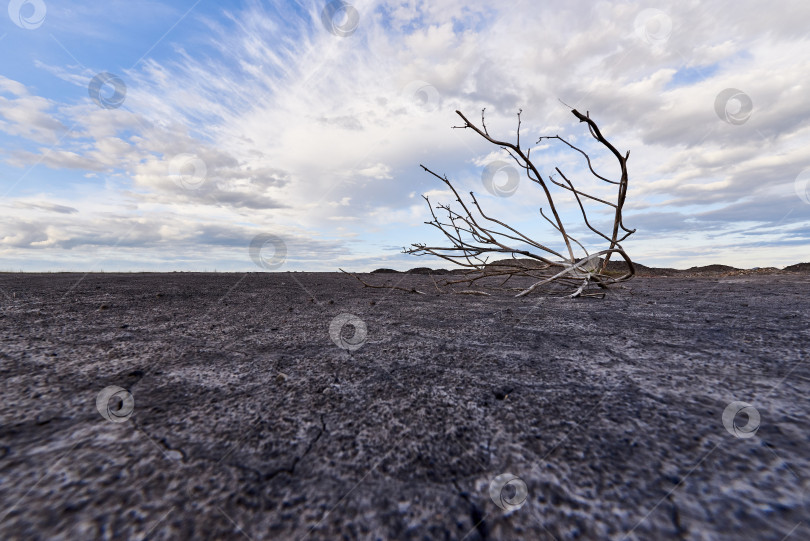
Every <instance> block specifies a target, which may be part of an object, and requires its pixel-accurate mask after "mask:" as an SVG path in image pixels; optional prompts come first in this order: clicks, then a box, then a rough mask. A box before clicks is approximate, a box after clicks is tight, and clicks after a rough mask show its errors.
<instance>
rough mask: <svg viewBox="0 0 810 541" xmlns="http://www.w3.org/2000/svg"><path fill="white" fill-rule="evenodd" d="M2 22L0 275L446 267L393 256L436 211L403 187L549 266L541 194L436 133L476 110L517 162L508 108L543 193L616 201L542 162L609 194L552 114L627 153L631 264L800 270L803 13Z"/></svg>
mask: <svg viewBox="0 0 810 541" xmlns="http://www.w3.org/2000/svg"><path fill="white" fill-rule="evenodd" d="M6 3H8V13H7V14H6V13H3V12H2V11H0V53H1V54H0V191H1V192H2V198H0V271H16V270H20V269H21V270H31V271H33V270H54V271H58V270H88V271H89V270H104V271H115V270H124V271H126V270H155V271H158V270H199V271H202V270H219V271H230V270H233V271H237V270H241V271H248V270H262V267H261V265H262V264H263V265H264V267H265V268H266V267H272V268H273V269H274V270H329V271H332V270H336V269H337V268H338V267H343V268H346V269H352V270H357V271H362V270H372V269H374V268H377V267H392V268H397V269H405V268H409V267H412V266H424V265H430V266H445V265H441V264H440V262H436V261H428V260H426V259H425V258H421V259H419V258H416V257H414V256H408V255H403V254H401V251H402V247H403V246H409V245H410V244H411V243H415V242H426V243H428V244H432V243H436V242H438V241H439V240H440V238H439V237H438V236H437V232H435V231H434V230H432V229H431V228H429V227H428V226H427V225H425V224H424V221H426V220H428V219H429V212H428V208H427V206H426V203H425V201H424V199H422V197H421V196H422V194H428V195H429V196H430V198H431V201H433V202H434V203H440V202H445V203H450V202H452V198H450V197H448V194H447V192H446V191H445V190H444V189H443V186H442V185H441V183H440V182H439V181H438V180H437V179H436V178H434V177H432V176H430V175H428V174H427V173H425V172H424V171H423V170H422V169H421V168H420V167H419V164H425V165H427V166H428V167H430V168H431V169H433V170H434V171H436V172H438V173H440V174H446V175H447V176H448V178H450V179H452V180H453V181H454V182H455V183H456V184H457V186H458V187H459V190H460V192H461V193H463V194H467V193H468V192H470V191H473V192H475V194H476V196H477V197H478V198H479V201H480V203H481V205H482V207H483V208H484V209H485V210H486V211H487V212H488V213H489V214H492V215H495V216H498V217H502V218H506V219H507V220H508V221H510V223H514V224H516V225H518V226H520V227H521V228H522V229H523V230H525V232H526V233H527V234H529V235H531V236H534V237H535V238H537V239H538V240H540V241H541V242H545V243H547V244H549V245H551V246H554V247H559V246H560V245H561V244H560V240H559V238H558V237H557V236H555V235H554V231H553V230H551V229H549V227H547V224H546V222H545V220H543V219H542V217H541V216H540V214H539V209H540V208H544V210H545V211H546V212H548V203H547V202H546V201H545V200H544V196H543V194H542V191H541V190H540V189H539V188H538V186H537V185H536V184H533V183H531V182H530V181H528V179H525V178H523V179H520V182H519V183H518V185H517V188H516V190H514V191H513V190H511V189H510V190H505V191H504V190H503V189H501V190H499V189H498V188H499V187H503V186H504V183H508V181H509V176H508V175H509V171H508V170H503V171H500V172H499V173H498V174H497V175H495V177H494V180H493V183H494V188H493V189H492V192H494V193H490V191H488V189H487V186H485V184H486V183H485V182H484V180H485V179H486V172H487V171H492V168H491V164H493V163H497V162H499V161H503V160H504V159H505V158H506V159H508V157H507V156H506V155H505V154H504V153H503V152H502V151H500V150H499V149H497V148H496V147H492V146H491V145H488V144H487V143H486V142H484V141H482V140H481V138H480V137H478V136H477V135H476V134H475V133H473V132H472V131H471V130H461V129H451V127H452V126H454V125H458V124H459V119H458V118H457V117H456V115H455V112H454V111H455V110H457V109H458V110H461V111H462V112H464V113H465V114H468V116H469V118H470V119H471V120H475V121H478V120H480V116H481V109H483V108H486V115H487V116H486V121H487V127H488V128H489V131H490V133H492V134H493V135H495V136H498V137H500V138H502V139H509V140H512V139H513V138H514V137H515V134H516V127H517V122H516V121H517V116H516V114H517V112H518V111H519V110H520V109H522V110H523V113H522V117H521V120H522V124H521V131H520V133H521V143H522V145H523V146H524V147H525V148H532V149H533V151H532V157H533V158H536V162H535V163H536V165H537V166H538V168H539V169H540V171H541V173H542V174H543V175H548V174H549V173H553V172H554V168H555V167H560V169H561V170H562V171H563V172H564V173H565V174H566V176H568V177H569V178H572V179H573V180H575V182H577V183H579V184H580V185H581V186H584V187H588V189H592V190H593V191H594V192H595V193H598V194H600V195H601V196H603V197H608V198H611V197H612V198H614V199H615V195H616V194H615V192H613V191H611V189H610V186H609V185H607V184H605V183H602V184H598V183H595V182H593V181H592V180H591V179H590V178H589V175H588V174H587V169H585V168H584V164H583V160H582V159H581V156H579V155H572V153H571V152H570V151H568V152H567V151H566V148H565V147H564V145H562V143H559V141H557V142H556V143H557V144H554V142H548V141H540V142H539V143H538V138H539V137H540V136H546V135H560V136H561V137H563V138H565V139H566V140H568V141H570V142H572V143H574V144H578V145H581V146H582V148H583V149H585V150H586V151H588V152H589V153H590V154H591V155H592V157H593V159H594V164H595V167H596V168H597V169H598V170H599V171H600V173H602V174H604V175H606V176H608V177H612V178H616V175H617V170H618V168H617V166H616V162H615V160H612V159H611V157H610V156H609V155H608V154H607V153H605V152H604V151H602V150H600V149H599V148H598V147H597V146H594V145H593V144H592V141H589V136H588V134H587V131H586V130H584V129H583V125H580V124H578V123H577V121H576V119H575V118H574V117H573V116H572V115H571V112H570V110H569V109H568V107H566V106H565V105H563V103H562V102H564V103H566V104H568V105H570V106H571V107H574V108H576V109H578V110H580V111H582V112H585V111H589V112H590V115H591V117H592V118H593V119H594V120H596V122H597V123H598V124H599V125H600V127H601V129H602V131H603V133H604V134H605V135H606V136H607V137H608V138H609V139H610V140H611V141H612V142H613V143H614V144H615V145H616V147H618V149H619V150H620V151H622V152H624V151H627V150H630V159H629V162H628V167H629V171H630V187H629V190H628V197H627V203H626V207H625V224H626V225H627V226H628V227H630V228H635V229H637V232H636V233H635V234H634V235H633V236H632V237H630V239H628V240H627V241H626V242H625V245H624V246H625V249H626V250H627V251H628V253H629V254H630V255H631V257H632V258H633V259H634V260H636V261H638V262H640V263H644V264H647V265H656V266H673V267H678V268H686V267H690V266H692V265H703V264H710V263H724V264H731V265H735V266H740V267H753V266H780V267H781V266H785V265H788V264H792V263H797V262H800V261H810V151H809V149H810V122H808V121H809V120H810V99H808V96H810V58H809V56H810V55H808V51H810V39H808V30H807V21H808V20H810V3H808V2H806V1H803V0H797V1H795V2H790V1H784V0H778V1H773V2H761V1H734V2H711V1H709V2H706V1H702V2H697V1H694V2H678V3H674V2H673V3H654V2H591V1H575V0H574V1H572V0H566V1H545V2H536V1H526V2H521V1H517V2H509V3H502V4H498V3H496V2H491V1H490V0H470V1H466V2H458V1H457V0H432V1H428V2H419V1H409V0H406V1H400V0H382V1H371V0H368V1H364V0H357V1H354V2H352V3H351V4H350V5H347V4H345V3H342V2H332V3H327V2H325V1H315V2H313V1H310V0H300V1H296V0H290V1H284V2H282V1H274V0H269V1H268V0H265V1H259V0H245V1H232V2H214V1H213V0H199V1H198V0H173V1H171V2H168V1H164V2H161V1H155V0H143V1H134V0H120V1H119V0H109V1H105V2H98V1H95V0H94V1H84V0H70V1H68V0H12V1H10V2H3V4H6ZM488 166H489V169H488ZM490 188H492V185H490ZM560 192H563V193H560ZM553 196H554V197H555V201H557V205H558V208H559V210H560V213H561V214H562V216H563V220H564V221H566V222H568V223H570V224H571V226H570V231H571V232H572V233H573V234H575V236H578V238H580V240H582V242H583V244H585V246H586V247H587V248H588V249H589V250H591V249H592V250H599V249H602V248H604V246H602V244H603V243H600V242H599V239H597V238H594V237H593V236H591V235H588V234H587V233H586V231H585V229H584V226H583V225H582V224H581V223H580V222H581V219H580V215H579V211H578V209H577V207H576V206H575V202H574V201H573V200H571V199H570V198H568V197H567V195H566V194H565V193H564V191H563V190H559V189H556V188H555V190H554V191H553ZM590 212H592V214H591V216H592V217H593V221H594V222H595V223H597V224H599V225H607V224H609V222H610V215H609V213H606V212H604V211H603V210H601V209H599V208H593V209H591V210H590ZM251 246H254V250H253V252H251V248H250V247H251ZM262 246H263V247H264V249H263V251H262V252H261V253H259V252H258V251H257V250H258V248H257V247H262ZM257 254H259V255H260V256H261V258H263V259H261V258H259V257H258V256H257ZM252 256H253V257H252Z"/></svg>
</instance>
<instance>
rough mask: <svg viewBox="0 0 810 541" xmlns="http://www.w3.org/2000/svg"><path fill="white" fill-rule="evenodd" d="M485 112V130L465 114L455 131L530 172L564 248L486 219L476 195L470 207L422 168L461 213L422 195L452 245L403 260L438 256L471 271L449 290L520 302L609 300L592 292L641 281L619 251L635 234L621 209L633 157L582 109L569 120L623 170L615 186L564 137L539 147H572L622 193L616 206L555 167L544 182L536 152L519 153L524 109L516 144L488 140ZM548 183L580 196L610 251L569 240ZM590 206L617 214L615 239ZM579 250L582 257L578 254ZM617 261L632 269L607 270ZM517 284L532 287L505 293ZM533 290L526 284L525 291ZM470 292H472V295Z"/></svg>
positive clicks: (414, 248) (415, 247) (415, 248)
mask: <svg viewBox="0 0 810 541" xmlns="http://www.w3.org/2000/svg"><path fill="white" fill-rule="evenodd" d="M484 111H485V110H482V111H481V126H480V127H478V126H476V125H475V124H473V123H472V122H470V121H469V120H468V119H467V117H465V116H464V115H463V114H462V113H461V112H460V111H456V113H457V114H458V115H459V116H460V117H461V119H462V120H463V121H464V125H463V126H453V128H459V129H471V130H473V131H474V132H475V133H477V134H478V135H480V136H481V137H483V138H484V139H486V140H487V141H489V142H490V143H492V144H493V145H496V146H498V147H500V148H502V149H503V150H505V151H506V152H507V153H508V154H509V156H510V157H511V158H512V159H513V160H514V161H515V163H516V164H517V165H518V167H519V168H520V169H522V170H523V171H525V173H526V176H527V177H528V178H529V180H531V181H532V182H533V183H535V184H536V185H537V186H539V187H540V189H542V190H543V192H544V194H545V198H546V200H547V201H548V208H549V211H550V214H551V216H548V215H547V214H545V213H544V212H543V209H542V208H541V209H540V215H541V216H542V217H543V218H544V219H545V220H546V221H547V222H548V223H549V224H551V226H552V227H553V229H554V230H555V232H556V234H558V235H559V237H560V240H561V241H562V242H561V243H560V247H559V248H558V249H554V248H552V247H550V246H549V244H546V243H541V242H539V241H537V240H535V239H532V238H530V237H529V236H528V235H525V234H523V233H521V232H520V231H518V230H517V229H515V228H514V227H512V226H510V225H508V224H507V223H506V222H504V221H502V220H499V219H497V218H495V217H492V216H489V215H487V214H486V213H485V212H484V210H483V209H482V208H481V206H480V205H479V203H478V200H477V199H476V197H475V194H474V193H473V192H470V197H471V198H472V199H471V202H470V203H469V204H466V203H465V202H464V201H463V200H462V198H461V196H459V194H458V192H457V191H456V188H455V187H454V186H453V184H452V182H451V181H450V180H448V178H447V176H440V175H438V174H436V173H434V172H433V171H431V170H430V169H428V168H427V167H425V166H424V165H421V164H420V165H421V167H422V169H424V170H425V171H426V172H428V173H430V174H431V175H433V176H435V177H436V178H438V179H439V180H441V181H442V182H443V183H444V184H446V185H447V187H448V188H450V190H451V191H452V192H453V194H454V195H455V198H456V202H457V203H458V204H459V205H460V208H453V207H451V206H450V205H445V204H441V203H440V204H438V205H436V207H435V209H434V207H433V206H432V205H431V202H430V200H429V199H428V197H427V196H424V195H423V196H422V197H423V198H424V199H425V201H426V202H427V204H428V207H429V208H430V213H431V215H432V217H433V219H432V220H431V221H429V222H425V223H426V224H428V225H431V226H433V227H436V228H437V229H439V231H441V232H442V233H443V234H444V237H445V238H446V239H447V240H448V241H449V242H448V244H447V245H444V246H428V245H426V244H412V245H411V248H404V249H403V251H404V253H407V254H413V255H417V256H422V255H433V256H437V257H440V258H442V259H445V260H447V261H451V262H453V263H455V264H456V265H459V266H460V267H462V269H464V270H466V272H465V273H464V274H463V275H462V276H456V277H455V278H449V279H445V280H444V283H443V285H444V286H451V287H450V290H451V291H452V290H453V289H454V288H453V287H452V286H455V285H456V284H467V286H473V285H474V284H475V285H476V286H480V287H481V288H483V289H490V288H494V289H498V288H500V289H510V290H513V291H517V296H519V297H520V296H524V295H528V294H530V293H532V292H536V291H545V292H546V293H551V292H557V293H559V292H561V291H562V292H563V293H565V294H567V295H569V296H571V297H580V296H604V294H603V293H602V294H599V293H598V292H595V291H594V290H597V291H598V289H600V288H601V289H605V288H607V287H608V286H609V285H611V284H616V283H618V282H622V281H625V280H628V279H630V278H632V277H633V276H634V275H635V268H634V266H633V262H632V261H631V260H630V257H629V256H628V255H627V253H625V251H624V249H623V248H622V246H621V242H623V241H624V240H625V239H626V238H627V237H628V236H630V235H631V234H632V233H634V232H635V229H633V230H630V229H627V228H626V227H625V226H624V224H623V223H622V207H623V206H624V201H625V197H626V196H627V159H628V158H629V157H630V152H629V151H628V152H627V153H626V154H625V155H622V154H621V153H620V152H619V151H618V150H616V147H614V146H613V145H612V144H611V143H610V142H609V141H608V140H607V139H605V137H604V136H603V135H602V132H601V131H600V130H599V127H598V126H597V125H596V122H594V121H593V120H592V119H591V118H590V116H589V114H588V112H587V111H586V113H585V114H584V115H583V114H582V113H580V112H579V111H577V110H576V109H572V110H571V113H572V114H573V115H574V116H575V117H576V118H578V119H579V121H580V123H582V122H584V123H585V124H586V125H587V126H588V131H589V133H590V135H591V136H592V137H593V139H595V140H596V141H597V142H598V143H600V144H601V145H602V146H604V147H605V148H606V149H607V150H609V151H610V153H611V154H612V155H613V156H614V157H615V158H616V160H617V161H618V163H619V167H620V170H621V176H620V177H619V179H618V180H611V179H610V178H607V177H605V176H602V175H601V174H599V173H597V172H596V171H595V170H594V168H593V164H592V163H591V158H590V156H589V155H588V154H587V153H586V152H585V151H584V150H582V149H581V148H579V147H577V146H575V145H573V144H571V143H570V142H569V141H567V140H565V139H563V138H562V137H560V136H559V135H553V136H544V137H540V139H539V140H538V143H540V142H541V141H542V140H544V139H548V140H557V141H559V142H560V143H562V144H564V145H566V146H567V147H569V149H570V150H571V151H575V152H577V153H579V154H581V155H582V156H583V158H584V160H585V162H586V163H587V166H588V169H589V171H590V173H592V174H593V175H594V176H595V177H596V178H597V179H599V181H603V182H606V183H608V184H611V185H614V186H616V191H617V196H616V200H615V202H611V201H607V200H605V199H602V198H599V197H596V196H594V195H591V194H588V193H586V192H584V191H582V190H580V189H578V188H576V187H575V185H574V182H573V181H572V180H571V179H569V178H568V176H566V175H565V174H564V173H563V172H562V171H561V170H560V169H559V168H558V167H555V170H556V172H557V174H558V175H559V179H555V178H554V175H549V176H548V177H543V176H542V175H541V174H540V172H539V171H538V169H537V167H535V165H534V163H532V160H531V149H529V150H528V151H524V149H523V148H522V147H521V146H520V122H521V119H520V115H521V113H522V110H521V111H520V112H519V113H518V115H517V117H518V126H517V141H516V142H515V143H510V142H507V141H501V140H499V139H495V138H494V137H492V136H491V135H490V134H489V131H488V130H487V126H486V123H485V121H484ZM550 184H553V185H556V186H558V187H560V188H562V189H564V190H566V191H567V192H569V193H570V194H572V195H573V196H574V198H575V199H576V202H577V204H578V206H579V209H580V211H581V214H582V219H583V220H584V224H585V226H587V228H588V229H589V230H590V231H592V232H593V233H595V234H596V235H598V236H599V237H600V238H601V239H603V240H604V241H605V242H606V246H607V247H606V248H604V249H602V250H599V251H595V252H593V253H590V252H589V251H588V250H587V249H586V248H585V246H584V245H583V244H582V243H580V242H579V241H578V240H577V239H576V238H574V237H572V236H571V234H570V233H569V232H568V230H567V229H566V226H565V224H564V223H563V221H562V220H561V218H560V215H559V214H558V212H557V206H556V205H555V202H554V199H553V197H552V194H551V191H550V189H549V185H550ZM584 199H587V200H590V201H593V202H596V203H597V204H600V205H606V206H608V207H612V208H613V209H614V212H613V226H612V228H611V230H610V231H609V234H608V233H606V232H604V231H600V230H599V229H598V228H596V227H594V226H593V225H592V223H591V221H590V220H589V219H588V213H587V212H586V209H585V205H584V204H583V200H584ZM435 210H439V211H442V212H441V213H443V214H444V215H443V216H442V218H439V217H438V216H437V214H436V212H435ZM441 213H440V214H441ZM563 247H564V248H563ZM577 247H578V248H579V249H580V250H581V252H582V253H578V250H577V249H576V248H577ZM614 254H616V255H618V256H621V258H622V259H624V262H625V263H626V268H624V269H622V272H615V271H614V270H609V269H608V263H609V261H610V258H611V256H612V255H614ZM493 255H505V256H511V259H508V260H506V261H498V262H497V263H490V262H489V258H490V257H491V256H493ZM513 277H528V278H531V279H533V280H532V282H533V283H531V285H523V286H521V287H518V288H504V286H505V284H506V282H508V281H509V280H510V279H511V278H513ZM493 278H502V279H503V281H501V282H500V284H498V285H497V286H493V285H492V282H493V281H492V280H491V279H493ZM528 283H529V282H526V284H528ZM465 291H467V292H469V291H470V290H469V289H467V290H465Z"/></svg>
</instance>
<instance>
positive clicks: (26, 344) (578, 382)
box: [0, 273, 810, 541]
mask: <svg viewBox="0 0 810 541" xmlns="http://www.w3.org/2000/svg"><path fill="white" fill-rule="evenodd" d="M364 279H366V280H367V281H369V282H376V283H384V282H385V281H388V283H390V284H394V283H398V284H399V285H401V286H404V287H406V288H408V287H417V288H418V289H422V290H424V291H425V292H426V293H427V294H426V295H417V294H409V293H407V292H403V291H398V290H389V289H368V288H363V287H362V286H361V284H359V283H358V282H357V281H355V280H354V279H353V278H352V277H350V276H347V275H342V274H339V273H248V274H186V273H172V274H130V275H125V274H91V275H73V274H40V275H32V274H2V275H0V303H2V310H1V311H0V344H1V345H0V362H1V363H2V370H1V371H2V377H1V378H0V389H1V391H2V397H3V399H2V403H0V415H1V417H0V419H1V422H2V428H0V502H1V503H2V508H1V509H0V538H2V539H146V538H148V539H183V538H185V539H253V540H259V539H330V540H334V539H466V540H483V539H532V540H535V539H560V540H561V539H645V540H646V539H721V540H724V539H727V540H737V539H742V538H748V539H754V538H756V539H773V540H777V541H778V540H784V539H790V540H793V539H795V540H799V539H807V538H810V519H809V518H808V517H810V503H809V502H808V496H809V495H810V493H809V492H808V491H809V489H810V445H809V444H810V417H808V412H809V410H810V406H808V400H807V397H808V393H810V363H808V362H807V359H808V349H810V348H809V346H808V344H810V330H809V329H810V310H808V304H810V300H808V295H807V293H808V288H809V286H810V274H807V273H804V274H802V273H780V274H775V275H733V274H732V275H717V276H714V277H712V276H704V277H697V278H696V277H692V278H688V277H669V278H664V277H638V278H636V279H634V280H632V281H630V282H628V283H627V285H626V288H618V289H615V290H613V291H611V292H610V293H609V294H608V296H607V297H606V298H605V299H602V300H598V299H567V298H539V297H534V298H521V299H515V298H512V297H510V296H508V295H496V296H493V297H483V296H469V295H438V294H436V290H435V288H434V286H433V282H432V279H431V277H429V276H421V275H406V274H402V275H386V276H383V275H380V274H376V275H365V276H364ZM341 314H350V315H352V316H354V317H355V318H356V319H350V318H349V316H343V319H341ZM361 321H362V323H361ZM342 322H344V323H345V322H348V324H346V325H344V326H343V327H342V331H341V323H342ZM352 322H353V323H354V324H352ZM330 324H332V326H333V332H332V336H330ZM363 325H365V335H363V331H364V329H363ZM335 329H336V330H337V332H335ZM353 332H354V334H352V333H353ZM333 338H335V340H333ZM340 346H342V347H340ZM105 389H106V390H107V392H106V394H104V390H105ZM735 402H742V403H744V404H740V405H734V403H735ZM746 404H747V406H746ZM730 405H731V406H730ZM737 410H742V411H741V412H740V413H739V414H738V415H737V416H736V417H735V416H734V414H735V412H736V411H737ZM724 412H726V419H725V421H726V422H725V423H724V417H723V415H724ZM729 412H730V413H729ZM105 416H106V417H105ZM108 418H109V420H108ZM506 474H509V475H510V477H505V475H506ZM506 481H509V482H508V483H507V482H506ZM491 492H492V494H491Z"/></svg>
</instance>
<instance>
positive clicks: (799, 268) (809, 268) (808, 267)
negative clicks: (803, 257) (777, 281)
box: [782, 263, 810, 272]
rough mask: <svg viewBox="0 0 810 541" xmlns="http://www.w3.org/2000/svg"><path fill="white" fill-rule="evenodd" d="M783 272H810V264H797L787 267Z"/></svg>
mask: <svg viewBox="0 0 810 541" xmlns="http://www.w3.org/2000/svg"><path fill="white" fill-rule="evenodd" d="M782 270H786V271H788V272H810V263H796V264H795V265H791V266H789V267H785V268H784V269H782Z"/></svg>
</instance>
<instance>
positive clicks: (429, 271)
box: [405, 267, 450, 274]
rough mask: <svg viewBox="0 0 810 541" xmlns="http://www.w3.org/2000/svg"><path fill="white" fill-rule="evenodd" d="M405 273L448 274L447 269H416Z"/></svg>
mask: <svg viewBox="0 0 810 541" xmlns="http://www.w3.org/2000/svg"><path fill="white" fill-rule="evenodd" d="M405 272H406V273H407V274H450V271H449V270H447V269H431V268H430V267H416V268H415V269H410V270H408V271H405Z"/></svg>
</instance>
